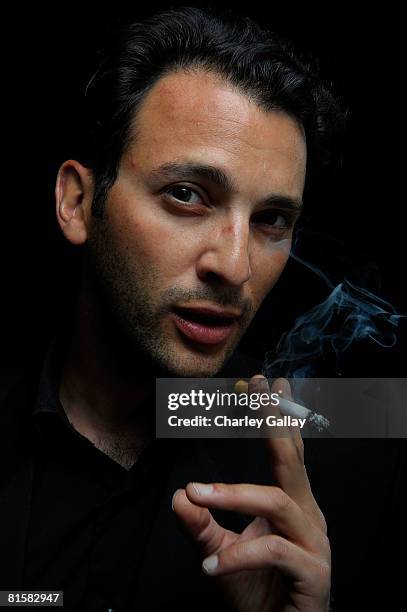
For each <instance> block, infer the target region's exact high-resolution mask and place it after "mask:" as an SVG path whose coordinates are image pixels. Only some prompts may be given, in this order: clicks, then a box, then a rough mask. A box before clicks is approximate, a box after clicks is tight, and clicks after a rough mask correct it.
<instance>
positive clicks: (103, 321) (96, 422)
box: [60, 283, 155, 467]
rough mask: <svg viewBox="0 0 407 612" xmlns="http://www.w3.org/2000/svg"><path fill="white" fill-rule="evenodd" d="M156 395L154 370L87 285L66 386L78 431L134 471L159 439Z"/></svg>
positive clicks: (64, 396)
mask: <svg viewBox="0 0 407 612" xmlns="http://www.w3.org/2000/svg"><path fill="white" fill-rule="evenodd" d="M140 364H144V365H143V366H141V365H140ZM154 389H155V372H154V367H153V365H152V364H148V363H147V360H146V358H145V356H143V357H142V358H141V356H138V355H137V354H135V351H134V350H131V349H130V348H129V347H128V346H127V345H126V343H125V341H124V340H123V339H122V337H121V335H120V333H119V332H118V331H117V329H116V328H115V327H114V326H113V324H112V321H111V320H110V318H108V316H107V315H106V312H105V311H104V309H103V308H102V307H101V306H100V303H99V302H98V300H97V299H96V297H95V296H94V295H93V294H92V292H91V290H90V289H88V288H87V287H86V284H85V283H82V287H81V290H80V292H79V297H78V302H77V307H76V312H75V318H74V324H73V330H72V334H71V341H70V344H69V348H68V351H67V355H66V359H65V363H64V366H63V369H62V375H61V384H60V400H61V403H62V405H63V407H64V410H65V412H66V414H67V416H68V419H69V420H70V422H71V423H72V425H73V426H74V427H75V429H77V431H79V432H80V433H81V434H82V435H84V436H85V437H87V438H88V439H89V440H91V441H92V442H93V443H94V444H95V445H96V446H97V447H98V448H100V449H101V450H103V452H105V453H106V454H108V455H110V456H111V457H112V458H113V459H115V460H116V461H118V462H119V463H121V464H122V465H123V466H125V467H129V466H131V465H132V464H133V463H134V462H135V461H136V459H137V456H138V454H139V453H140V452H141V450H142V449H143V448H144V446H145V445H146V444H147V442H148V441H149V440H150V439H151V438H152V437H153V427H154V410H155V409H154V402H153V400H154Z"/></svg>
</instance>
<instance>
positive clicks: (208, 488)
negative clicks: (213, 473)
mask: <svg viewBox="0 0 407 612" xmlns="http://www.w3.org/2000/svg"><path fill="white" fill-rule="evenodd" d="M192 486H193V487H194V489H195V493H197V495H210V494H211V493H213V485H211V484H203V483H202V482H193V483H192Z"/></svg>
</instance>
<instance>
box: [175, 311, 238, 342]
mask: <svg viewBox="0 0 407 612" xmlns="http://www.w3.org/2000/svg"><path fill="white" fill-rule="evenodd" d="M173 318H174V322H175V325H176V326H177V328H178V329H179V331H180V332H181V333H182V334H183V335H184V336H186V337H187V338H189V339H190V340H194V341H195V342H199V343H201V344H220V343H221V342H224V341H225V340H226V339H227V338H228V337H229V336H230V334H231V333H232V331H233V330H234V328H235V325H236V317H232V316H225V315H223V314H220V313H216V314H215V313H208V312H207V311H205V309H202V310H198V309H193V308H175V309H174V311H173Z"/></svg>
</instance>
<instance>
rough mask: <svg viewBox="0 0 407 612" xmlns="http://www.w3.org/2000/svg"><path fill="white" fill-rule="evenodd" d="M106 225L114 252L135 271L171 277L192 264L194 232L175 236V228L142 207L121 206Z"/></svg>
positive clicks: (184, 232) (176, 233)
mask: <svg viewBox="0 0 407 612" xmlns="http://www.w3.org/2000/svg"><path fill="white" fill-rule="evenodd" d="M116 213H117V214H116ZM108 223H109V232H110V234H111V236H112V239H113V240H114V243H115V245H116V248H117V250H118V251H120V252H121V253H122V255H123V256H125V257H126V258H128V259H129V260H130V261H133V262H134V264H135V265H137V266H138V267H140V266H142V267H144V268H145V269H146V270H155V271H159V272H160V273H162V274H163V276H166V277H172V276H174V275H177V274H179V273H180V272H181V271H182V270H184V269H185V267H186V266H188V265H189V264H190V262H191V261H192V260H193V257H194V254H195V251H196V232H188V231H182V232H177V227H176V226H174V225H173V224H171V223H168V221H167V220H165V219H164V218H161V217H160V216H158V215H155V214H153V213H152V212H150V211H145V210H143V209H142V208H141V207H140V208H139V209H138V210H135V209H134V207H129V206H125V205H124V203H121V205H120V206H118V207H117V209H116V211H115V215H114V218H113V216H112V218H110V219H109V221H108Z"/></svg>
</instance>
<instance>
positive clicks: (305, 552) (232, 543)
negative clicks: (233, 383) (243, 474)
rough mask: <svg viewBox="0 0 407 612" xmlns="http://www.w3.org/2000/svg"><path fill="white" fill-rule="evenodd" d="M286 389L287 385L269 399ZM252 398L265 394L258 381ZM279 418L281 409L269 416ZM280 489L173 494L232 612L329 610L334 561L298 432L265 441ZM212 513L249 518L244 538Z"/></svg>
mask: <svg viewBox="0 0 407 612" xmlns="http://www.w3.org/2000/svg"><path fill="white" fill-rule="evenodd" d="M280 389H283V390H284V391H283V394H282V395H283V396H284V397H286V398H287V399H290V398H291V392H290V386H289V384H288V382H287V381H286V380H285V379H278V380H276V381H275V382H274V384H273V386H272V389H271V392H276V391H277V390H280ZM248 392H249V393H254V392H256V393H257V392H262V393H264V392H265V393H270V389H269V385H268V382H267V379H266V378H264V377H262V376H255V377H253V378H252V379H251V380H250V383H249V389H248ZM273 410H275V412H274V413H275V414H277V415H279V410H278V407H277V408H275V409H273ZM266 442H267V446H268V448H269V451H270V463H271V468H272V472H273V474H274V478H275V480H276V481H277V483H278V484H279V486H259V485H252V484H223V483H212V484H200V483H189V484H188V485H187V487H186V488H185V489H179V490H178V491H176V493H175V494H174V498H173V508H174V511H175V512H176V514H177V516H178V517H179V519H180V520H181V521H182V522H183V524H184V525H185V527H186V529H187V530H188V531H189V533H190V534H191V535H192V536H193V537H194V539H195V540H196V541H197V542H199V543H200V545H201V546H202V549H203V554H204V556H205V559H204V561H203V570H204V571H205V572H206V573H207V574H209V575H211V576H215V577H216V578H215V579H216V580H219V582H220V583H221V584H222V587H223V588H224V589H225V592H226V595H227V597H228V598H229V600H230V601H231V603H232V606H233V607H234V609H235V610H236V611H237V612H294V611H300V612H326V611H328V610H329V593H330V570H331V553H330V546H329V540H328V537H327V535H326V533H327V528H326V522H325V519H324V516H323V514H322V512H321V510H320V509H319V507H318V505H317V503H316V501H315V499H314V497H313V495H312V491H311V487H310V483H309V480H308V476H307V472H306V470H305V466H304V445H303V441H302V438H301V432H300V430H299V428H298V427H289V428H286V429H285V431H281V437H273V438H268V439H267V440H266ZM210 508H214V509H219V510H232V511H234V512H241V513H244V514H248V515H251V516H253V517H255V518H254V520H253V521H252V522H251V523H250V524H249V525H248V527H246V529H245V530H244V531H243V532H242V533H241V534H238V533H234V532H233V531H230V530H227V529H224V528H223V527H222V526H221V525H219V524H218V523H217V522H216V521H215V519H214V518H213V516H212V514H211V512H210V510H209V509H210Z"/></svg>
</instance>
